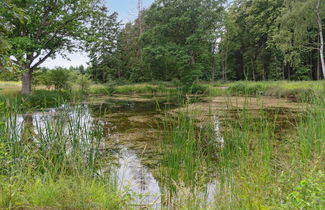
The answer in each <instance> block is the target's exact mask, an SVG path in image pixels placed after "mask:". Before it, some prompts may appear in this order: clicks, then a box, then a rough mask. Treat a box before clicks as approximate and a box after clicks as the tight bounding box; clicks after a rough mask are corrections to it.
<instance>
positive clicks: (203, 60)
mask: <svg viewBox="0 0 325 210" xmlns="http://www.w3.org/2000/svg"><path fill="white" fill-rule="evenodd" d="M222 3H223V1H215V0H167V1H166V0H156V1H155V2H154V3H153V5H152V6H151V7H150V9H148V11H146V12H145V13H144V21H145V25H146V30H145V32H144V34H143V35H142V43H141V45H142V46H143V57H144V61H145V64H146V66H147V68H148V69H149V71H150V73H152V78H153V79H157V78H161V77H165V78H164V79H166V80H168V79H169V80H170V79H171V78H173V77H177V78H179V79H181V81H182V82H183V84H185V85H187V86H189V85H191V84H192V83H193V82H194V81H195V80H197V79H198V78H199V77H201V76H202V73H203V71H204V70H205V69H208V68H209V67H210V65H209V64H210V62H209V61H210V60H211V56H212V54H213V53H212V50H211V48H212V44H213V40H215V36H216V34H215V31H216V30H217V29H218V27H219V25H220V22H221V20H222V11H223V7H222Z"/></svg>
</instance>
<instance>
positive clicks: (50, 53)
mask: <svg viewBox="0 0 325 210" xmlns="http://www.w3.org/2000/svg"><path fill="white" fill-rule="evenodd" d="M53 53H54V50H53V49H51V50H50V52H49V53H47V54H46V55H45V56H44V57H43V58H41V59H40V60H39V61H38V62H37V63H35V64H34V65H33V66H32V67H31V68H30V69H32V70H34V69H35V68H37V67H38V66H39V65H41V64H42V63H44V61H45V60H46V59H48V58H49V57H50V56H51V55H52V54H53Z"/></svg>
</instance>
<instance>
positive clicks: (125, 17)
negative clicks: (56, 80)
mask: <svg viewBox="0 0 325 210" xmlns="http://www.w3.org/2000/svg"><path fill="white" fill-rule="evenodd" d="M153 1H154V0H142V2H143V7H144V8H147V7H148V6H150V4H151V3H152V2H153ZM105 2H106V6H107V7H108V9H109V11H110V12H113V11H116V12H117V13H118V14H119V20H120V21H121V22H122V23H126V22H129V21H133V20H134V19H135V18H136V16H137V5H138V3H137V2H138V0H105ZM68 58H69V59H70V61H69V60H67V59H64V58H62V57H61V56H57V58H56V59H54V60H53V59H48V60H46V61H45V62H44V63H43V64H42V66H43V67H48V68H55V67H58V66H61V67H70V66H79V65H84V66H87V62H88V61H89V58H88V56H87V54H86V53H83V52H81V53H73V54H69V55H68Z"/></svg>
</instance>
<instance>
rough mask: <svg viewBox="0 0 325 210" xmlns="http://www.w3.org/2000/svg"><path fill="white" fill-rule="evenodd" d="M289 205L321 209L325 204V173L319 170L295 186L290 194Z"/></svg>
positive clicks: (299, 207)
mask: <svg viewBox="0 0 325 210" xmlns="http://www.w3.org/2000/svg"><path fill="white" fill-rule="evenodd" d="M287 199H288V204H287V207H294V208H297V209H321V208H322V207H324V206H325V175H324V172H322V171H319V172H318V173H316V174H315V175H314V176H309V177H307V178H305V179H303V180H302V181H300V183H299V184H298V185H297V186H295V187H294V190H293V192H292V193H290V194H289V196H288V198H287Z"/></svg>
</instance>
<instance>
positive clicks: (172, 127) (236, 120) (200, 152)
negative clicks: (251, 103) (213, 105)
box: [162, 96, 325, 209]
mask: <svg viewBox="0 0 325 210" xmlns="http://www.w3.org/2000/svg"><path fill="white" fill-rule="evenodd" d="M229 103H230V102H229ZM246 105H247V107H248V104H246ZM301 106H302V107H301V108H302V110H303V111H302V112H301V113H298V114H297V113H296V114H295V116H296V117H295V123H293V122H292V121H290V124H291V126H290V127H289V128H288V129H289V130H281V129H282V128H281V127H282V125H281V124H279V123H280V122H279V121H278V119H280V118H281V116H283V112H282V110H278V111H275V112H272V113H270V112H269V111H268V110H265V109H263V107H260V109H259V110H255V111H252V110H249V109H248V108H246V107H244V108H243V109H238V110H233V111H232V112H231V114H232V115H233V117H232V118H230V119H228V120H226V121H224V122H223V123H222V126H223V132H222V134H223V136H224V139H225V143H224V147H223V149H222V150H216V145H215V143H214V142H213V141H208V142H211V143H210V144H209V143H204V140H206V139H211V138H213V130H211V128H210V129H209V126H208V129H207V130H206V132H198V130H199V129H200V126H198V125H197V124H196V122H195V121H193V120H191V119H189V118H188V117H187V116H188V115H189V114H193V113H187V112H186V111H185V112H184V113H181V114H180V115H176V117H175V118H174V121H172V122H170V123H169V124H167V126H166V127H165V129H166V128H167V129H166V131H165V132H166V134H167V135H166V136H165V141H164V142H165V143H166V144H163V145H162V150H163V154H164V155H163V162H162V166H163V168H162V173H163V175H164V177H165V178H167V180H165V182H166V183H167V184H166V185H167V186H170V185H171V186H172V187H170V188H168V187H167V188H168V189H169V190H170V191H168V192H169V193H171V196H174V197H173V202H171V203H169V204H168V205H169V207H171V208H183V209H186V208H192V209H200V208H204V209H322V208H323V207H324V206H325V193H324V192H325V184H324V183H325V165H324V161H325V152H324V151H325V141H324V139H325V112H324V110H323V109H324V106H325V100H324V98H322V97H319V96H318V97H317V98H315V99H314V100H312V101H309V104H304V105H303V104H302V105H301ZM210 114H212V113H210ZM288 115H294V113H291V114H290V113H289V114H288ZM283 120H284V123H288V122H286V119H285V118H284V119H283ZM288 120H289V119H288ZM205 123H206V124H207V125H209V122H205ZM292 123H293V124H292ZM201 127H202V126H201ZM279 129H280V131H279ZM278 132H280V133H278ZM210 150H212V151H210ZM214 155H216V156H217V158H214ZM213 166H214V167H216V168H217V171H216V173H217V174H218V175H217V181H218V182H219V183H218V185H217V187H218V189H216V192H217V193H216V194H215V200H214V203H213V204H211V205H208V204H207V203H206V200H205V198H204V194H198V191H199V190H202V191H203V192H204V184H205V183H207V181H208V180H209V177H210V175H209V173H208V171H209V170H208V169H210V170H211V168H212V167H213ZM167 194H168V193H167Z"/></svg>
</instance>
